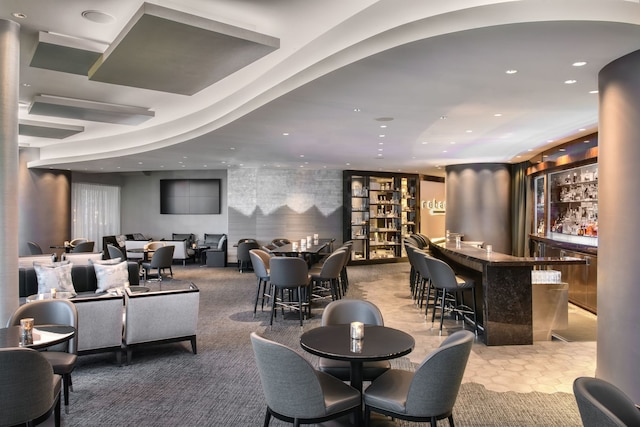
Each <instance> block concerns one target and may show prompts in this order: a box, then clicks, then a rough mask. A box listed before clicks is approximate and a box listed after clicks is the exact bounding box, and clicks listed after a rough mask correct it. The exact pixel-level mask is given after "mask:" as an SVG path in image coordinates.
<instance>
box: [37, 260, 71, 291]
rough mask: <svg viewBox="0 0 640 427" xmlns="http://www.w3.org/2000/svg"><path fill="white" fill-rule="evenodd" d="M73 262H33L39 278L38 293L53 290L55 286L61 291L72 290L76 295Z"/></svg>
mask: <svg viewBox="0 0 640 427" xmlns="http://www.w3.org/2000/svg"><path fill="white" fill-rule="evenodd" d="M72 267H73V264H71V263H70V262H68V261H63V262H54V263H50V264H43V263H39V262H34V263H33V269H34V270H35V272H36V278H37V279H38V293H39V294H44V293H48V292H51V289H53V288H55V289H56V290H58V291H61V292H71V293H73V295H76V290H75V288H74V287H73V280H72V279H71V268H72Z"/></svg>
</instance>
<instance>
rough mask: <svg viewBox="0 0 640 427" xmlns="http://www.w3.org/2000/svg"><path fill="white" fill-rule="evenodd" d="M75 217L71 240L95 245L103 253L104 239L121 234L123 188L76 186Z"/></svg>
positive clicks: (72, 187) (74, 187) (73, 197)
mask: <svg viewBox="0 0 640 427" xmlns="http://www.w3.org/2000/svg"><path fill="white" fill-rule="evenodd" d="M71 215H72V218H71V233H72V235H71V238H72V239H75V238H79V237H84V238H86V239H88V240H91V241H94V242H96V246H95V251H96V252H97V251H101V250H102V249H103V248H102V236H109V235H115V234H119V233H120V187H118V186H112V185H102V184H88V183H72V185H71Z"/></svg>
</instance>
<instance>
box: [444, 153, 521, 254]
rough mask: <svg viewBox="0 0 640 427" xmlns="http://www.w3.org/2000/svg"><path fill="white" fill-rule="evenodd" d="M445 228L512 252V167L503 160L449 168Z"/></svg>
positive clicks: (499, 249)
mask: <svg viewBox="0 0 640 427" xmlns="http://www.w3.org/2000/svg"><path fill="white" fill-rule="evenodd" d="M446 173H447V177H446V179H445V188H446V200H447V213H446V220H445V229H446V230H449V231H451V232H452V233H462V234H464V237H463V240H471V241H481V242H485V243H486V244H490V245H493V250H494V251H496V252H502V253H507V254H511V171H510V167H509V165H506V164H502V163H480V164H467V165H452V166H447V168H446Z"/></svg>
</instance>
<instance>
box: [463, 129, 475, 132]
mask: <svg viewBox="0 0 640 427" xmlns="http://www.w3.org/2000/svg"><path fill="white" fill-rule="evenodd" d="M465 132H467V133H471V132H473V131H472V130H471V129H467V130H466V131H465Z"/></svg>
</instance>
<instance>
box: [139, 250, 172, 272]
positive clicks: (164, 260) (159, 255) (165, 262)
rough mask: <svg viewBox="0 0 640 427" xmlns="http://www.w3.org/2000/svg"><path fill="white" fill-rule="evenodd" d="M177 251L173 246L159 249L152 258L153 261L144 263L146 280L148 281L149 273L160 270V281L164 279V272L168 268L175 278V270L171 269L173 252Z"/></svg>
mask: <svg viewBox="0 0 640 427" xmlns="http://www.w3.org/2000/svg"><path fill="white" fill-rule="evenodd" d="M175 249H176V247H175V246H173V245H169V246H161V247H159V248H157V249H156V250H155V251H154V252H153V255H152V256H151V261H149V262H143V263H142V268H144V280H147V276H148V275H149V272H150V271H151V270H153V269H156V270H158V279H161V278H162V272H163V271H164V270H165V269H166V268H168V269H169V273H171V277H173V269H172V268H171V265H172V264H173V251H174V250H175Z"/></svg>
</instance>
